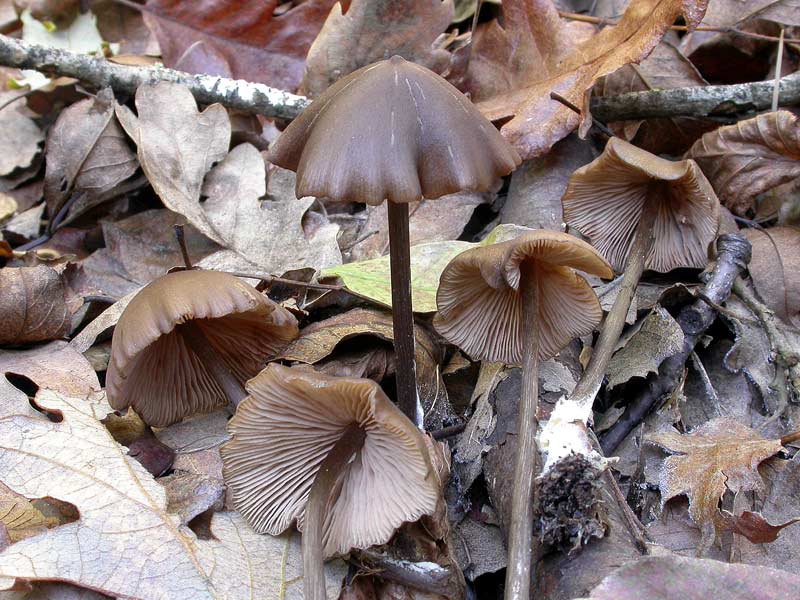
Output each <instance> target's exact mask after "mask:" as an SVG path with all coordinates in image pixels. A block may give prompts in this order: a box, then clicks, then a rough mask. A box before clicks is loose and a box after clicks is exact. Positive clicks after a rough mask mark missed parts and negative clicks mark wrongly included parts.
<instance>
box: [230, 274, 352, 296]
mask: <svg viewBox="0 0 800 600" xmlns="http://www.w3.org/2000/svg"><path fill="white" fill-rule="evenodd" d="M226 273H230V274H231V275H235V276H236V277H243V278H245V279H259V280H261V281H265V282H266V283H268V284H270V283H281V284H283V285H291V286H294V287H301V288H308V289H310V290H326V291H331V292H338V291H347V287H345V286H343V285H334V284H330V283H310V282H306V281H296V280H294V279H284V278H283V277H275V275H268V274H259V273H241V272H238V271H226Z"/></svg>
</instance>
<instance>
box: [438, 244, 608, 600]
mask: <svg viewBox="0 0 800 600" xmlns="http://www.w3.org/2000/svg"><path fill="white" fill-rule="evenodd" d="M573 269H577V270H580V271H585V272H586V273H591V274H594V275H598V276H600V277H605V278H609V277H612V276H613V271H612V270H611V267H610V265H609V264H608V263H607V262H606V261H605V259H603V257H602V256H600V254H599V253H598V252H597V251H596V250H595V249H594V248H592V247H591V246H590V245H589V244H587V243H586V242H583V241H581V240H579V239H577V238H575V237H573V236H570V235H567V234H565V233H560V232H554V231H545V230H537V231H532V232H530V233H525V234H522V235H521V236H519V237H517V238H515V239H513V240H510V241H507V242H501V243H499V244H493V245H490V246H483V247H478V248H474V249H472V250H467V251H466V252H463V253H461V254H459V255H458V256H456V257H455V258H454V259H453V260H452V261H451V262H450V264H448V265H447V267H446V268H445V269H444V271H443V272H442V276H441V279H440V282H439V290H438V292H437V296H436V303H437V306H438V309H439V312H438V313H437V315H436V317H435V319H434V326H435V327H436V329H437V330H438V331H439V333H441V334H442V335H443V336H444V337H445V338H446V339H447V340H449V341H450V342H452V343H454V344H455V345H457V346H458V347H460V348H461V349H462V350H464V351H465V352H467V354H469V355H470V356H472V358H474V359H479V360H490V361H502V362H505V363H508V364H521V365H522V396H521V399H520V412H519V417H518V418H519V435H518V440H519V441H518V443H519V449H518V453H517V462H516V465H515V469H514V482H515V488H514V493H513V497H512V506H511V523H510V524H509V526H508V530H509V531H508V536H509V550H508V567H507V571H506V598H507V599H511V598H513V599H515V600H528V598H529V589H530V567H531V536H532V533H533V510H534V506H535V500H536V496H535V493H534V486H533V480H534V476H535V473H536V472H537V448H536V431H537V428H538V420H537V415H536V412H537V407H538V399H539V391H538V370H539V361H540V360H544V359H547V358H550V357H552V356H554V355H555V354H557V353H558V352H559V351H560V350H561V349H562V348H563V347H564V346H565V345H566V344H568V343H569V341H570V340H571V339H573V338H576V337H579V336H581V335H585V334H587V333H590V332H591V331H593V330H594V328H595V327H596V326H597V324H598V323H599V322H600V319H601V318H602V316H603V311H602V309H601V308H600V303H599V301H598V300H597V296H595V294H594V291H593V290H592V288H591V286H590V285H589V284H588V283H587V282H586V280H585V279H584V278H583V277H581V276H580V275H578V274H576V273H575V272H574V271H573Z"/></svg>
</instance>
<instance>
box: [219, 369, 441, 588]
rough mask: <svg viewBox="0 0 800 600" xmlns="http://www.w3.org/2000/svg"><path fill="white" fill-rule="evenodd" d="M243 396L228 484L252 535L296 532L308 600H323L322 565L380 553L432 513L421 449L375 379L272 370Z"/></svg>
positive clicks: (432, 492)
mask: <svg viewBox="0 0 800 600" xmlns="http://www.w3.org/2000/svg"><path fill="white" fill-rule="evenodd" d="M247 391H248V392H249V396H248V397H247V398H246V399H245V400H244V401H243V402H242V403H241V404H240V405H239V409H238V410H237V411H236V415H235V416H234V417H233V418H232V419H231V421H230V423H229V424H228V430H229V431H230V433H231V435H232V439H231V441H229V442H228V443H226V444H225V445H224V446H223V447H222V460H223V465H224V468H223V474H224V477H225V482H226V483H227V485H228V486H229V487H230V489H231V490H232V491H233V500H234V503H235V505H236V508H237V509H238V510H239V512H241V513H242V515H243V516H244V518H245V519H247V521H248V522H249V523H250V524H251V525H252V526H253V528H254V529H255V530H256V531H258V532H260V533H265V532H266V533H269V534H272V535H278V534H280V533H282V532H283V531H285V530H286V529H287V528H289V527H290V526H291V525H292V523H294V522H296V523H297V526H298V529H300V530H301V531H302V532H303V564H304V586H305V598H306V600H324V599H325V579H324V573H323V559H324V558H325V557H330V556H333V555H335V554H344V553H347V552H348V551H350V550H351V549H353V548H362V549H363V548H367V547H369V546H373V545H376V544H384V543H386V542H388V541H389V539H390V538H391V537H392V535H393V534H394V531H395V530H396V529H397V528H398V527H399V526H400V525H401V524H402V523H403V522H405V521H415V520H417V519H419V518H420V517H421V516H423V515H426V514H430V513H432V512H433V511H434V510H435V508H436V503H437V499H438V497H439V482H438V480H437V475H436V473H435V471H434V469H433V467H432V465H431V460H430V457H429V455H428V450H427V446H426V443H425V439H424V437H423V435H422V433H421V432H420V431H419V430H418V429H417V428H416V427H415V426H414V424H413V423H412V422H411V421H409V419H408V418H406V417H405V415H403V413H402V412H400V410H399V409H398V408H397V407H396V406H395V405H394V404H393V403H392V402H391V401H390V400H389V399H388V398H387V397H386V395H385V394H384V393H383V391H382V390H381V388H380V386H378V384H377V383H375V382H374V381H372V380H369V379H354V378H345V377H331V376H329V375H324V374H322V373H318V372H316V371H314V370H313V369H311V368H308V367H292V368H290V367H284V366H280V365H277V364H271V365H269V366H268V367H267V368H266V369H264V370H263V371H262V372H261V373H259V374H258V375H257V376H256V377H254V378H253V379H251V380H250V381H248V382H247Z"/></svg>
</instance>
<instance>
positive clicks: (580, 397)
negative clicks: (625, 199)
mask: <svg viewBox="0 0 800 600" xmlns="http://www.w3.org/2000/svg"><path fill="white" fill-rule="evenodd" d="M657 211H658V208H657V204H656V203H655V202H648V203H645V209H644V212H643V213H642V216H641V218H640V219H639V224H638V225H637V227H636V231H635V233H634V237H633V243H632V244H631V250H630V253H629V254H628V258H627V260H626V261H625V269H624V271H623V275H622V282H621V283H620V288H619V292H618V293H617V297H616V299H615V300H614V305H613V306H612V307H611V310H610V311H609V313H608V315H607V316H606V319H605V321H604V322H603V326H602V328H601V329H600V335H598V336H597V343H596V344H595V345H594V349H593V350H592V356H591V358H590V359H589V364H588V365H586V370H585V371H584V372H583V375H582V376H581V378H580V380H579V381H578V384H577V385H576V386H575V389H574V390H573V392H572V396H571V397H570V401H571V402H573V403H576V404H578V405H580V406H581V407H584V408H585V410H586V411H587V415H588V411H589V410H590V408H591V406H592V404H593V403H594V399H595V396H597V392H598V391H600V385H601V384H602V383H603V378H604V377H605V374H606V368H607V367H608V362H609V361H610V360H611V356H612V355H613V354H614V348H615V347H616V345H617V341H619V336H620V335H621V334H622V330H623V328H624V327H625V319H626V318H627V316H628V311H629V310H630V308H631V302H632V301H633V297H634V294H635V293H636V286H637V285H639V280H640V279H641V278H642V273H643V272H644V267H645V264H646V263H647V255H648V254H650V250H651V249H652V247H653V240H654V236H653V223H654V222H655V218H656V214H657Z"/></svg>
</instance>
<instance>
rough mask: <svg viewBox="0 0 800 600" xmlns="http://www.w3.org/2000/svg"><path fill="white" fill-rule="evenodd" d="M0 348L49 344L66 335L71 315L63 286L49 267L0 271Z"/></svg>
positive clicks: (69, 327)
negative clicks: (45, 342) (37, 343)
mask: <svg viewBox="0 0 800 600" xmlns="http://www.w3.org/2000/svg"><path fill="white" fill-rule="evenodd" d="M0 289H2V290H3V293H2V294H0V346H16V345H20V344H27V343H30V342H41V341H44V340H53V339H56V338H60V337H64V336H65V335H67V334H68V333H69V331H70V329H71V327H72V314H71V312H70V310H69V308H68V307H67V304H66V298H65V296H64V294H65V290H64V283H63V281H62V279H61V275H59V274H58V273H57V272H56V271H54V270H53V269H51V268H50V267H46V266H44V265H40V266H38V267H20V268H18V269H11V268H5V269H2V270H0Z"/></svg>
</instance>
